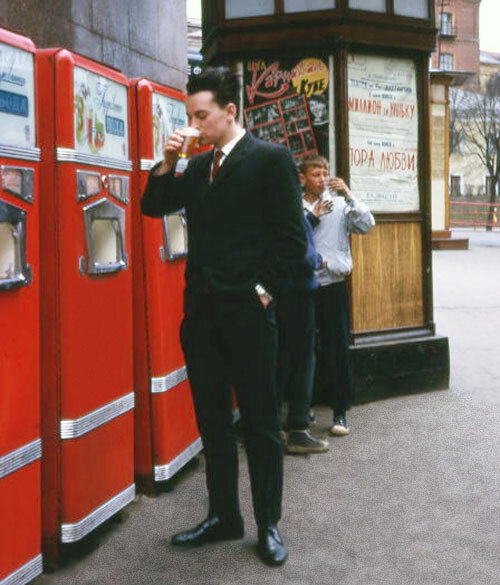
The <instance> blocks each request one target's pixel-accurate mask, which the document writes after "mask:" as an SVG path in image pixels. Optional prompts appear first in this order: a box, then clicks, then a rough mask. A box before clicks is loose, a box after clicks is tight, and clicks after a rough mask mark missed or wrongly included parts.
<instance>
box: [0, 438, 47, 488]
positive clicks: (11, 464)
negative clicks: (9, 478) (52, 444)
mask: <svg viewBox="0 0 500 585" xmlns="http://www.w3.org/2000/svg"><path fill="white" fill-rule="evenodd" d="M41 456H42V441H41V439H36V440H35V441H32V442H31V443H28V444H27V445H23V446H22V447H19V449H15V450H14V451H11V452H10V453H7V455H4V456H3V457H0V479H1V478H2V477H5V476H6V475H10V474H11V473H14V471H17V470H18V469H21V468H22V467H25V466H26V465H29V464H30V463H33V461H36V460H37V459H40V457H41Z"/></svg>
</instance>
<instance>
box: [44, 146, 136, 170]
mask: <svg viewBox="0 0 500 585" xmlns="http://www.w3.org/2000/svg"><path fill="white" fill-rule="evenodd" d="M56 160H57V162H76V163H79V164H84V165H93V166H96V167H106V168H108V169H118V170H120V171H131V170H132V161H130V160H120V159H118V158H108V157H103V156H99V155H97V154H84V153H82V152H76V150H74V149H73V148H62V147H57V148H56Z"/></svg>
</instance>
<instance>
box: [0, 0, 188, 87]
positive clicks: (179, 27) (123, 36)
mask: <svg viewBox="0 0 500 585" xmlns="http://www.w3.org/2000/svg"><path fill="white" fill-rule="evenodd" d="M0 26H1V27H5V28H9V29H12V30H15V31H17V32H20V33H21V34H24V35H26V36H28V37H30V38H31V39H32V40H33V42H34V43H35V44H36V45H37V46H38V47H65V48H67V49H70V50H72V51H75V52H77V53H80V54H82V55H84V56H85V57H90V58H91V59H94V60H96V61H100V62H102V63H104V64H106V65H111V66H112V67H115V68H116V69H119V70H120V71H122V72H123V73H124V74H125V75H126V76H127V77H147V78H149V79H151V80H153V81H157V82H159V83H163V84H165V85H170V86H172V87H175V88H178V89H184V86H185V83H186V80H187V58H186V54H187V25H186V6H185V2H179V1H178V0H143V1H141V2H135V1H134V0H120V2H116V0H66V1H64V2H61V1H60V0H47V1H44V2H39V1H38V0H21V1H19V2H11V1H10V0H0Z"/></svg>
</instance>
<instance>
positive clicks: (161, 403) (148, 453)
mask: <svg viewBox="0 0 500 585" xmlns="http://www.w3.org/2000/svg"><path fill="white" fill-rule="evenodd" d="M133 89H134V92H133V96H134V97H133V100H134V106H135V107H134V113H135V114H136V124H137V129H138V131H137V133H136V137H137V143H136V148H135V155H136V157H135V168H136V175H135V176H134V198H133V216H134V222H133V223H134V243H135V248H134V254H135V256H134V319H135V324H134V329H135V348H136V355H135V358H136V359H135V388H136V392H137V407H136V435H135V437H136V474H137V479H138V481H140V484H141V487H142V489H143V490H145V491H148V490H151V489H152V488H153V485H154V483H155V482H161V481H165V480H168V479H170V478H171V477H172V476H173V475H174V474H175V473H176V472H177V471H178V470H179V469H180V468H181V467H183V466H184V465H185V464H186V463H187V462H188V461H189V460H190V459H191V458H192V457H194V455H196V454H197V453H198V452H199V451H200V450H201V440H200V438H199V434H198V428H197V426H196V421H195V416H194V409H193V403H192V399H191V390H190V387H189V382H188V381H187V376H186V368H185V366H184V357H183V354H182V349H181V345H180V340H179V328H180V323H181V320H182V311H183V308H182V302H183V301H182V298H183V290H184V271H185V256H186V254H187V231H186V229H187V228H186V219H185V215H184V212H183V211H180V212H178V213H174V214H171V215H166V216H164V217H163V218H162V219H161V220H159V219H153V218H150V217H146V216H142V215H141V211H140V198H141V195H142V193H143V191H144V188H145V186H146V183H147V180H148V175H149V170H150V169H151V168H152V166H153V165H154V164H155V161H159V160H161V159H162V158H163V145H164V144H165V142H166V140H167V139H168V136H169V135H170V134H171V133H172V132H173V130H174V129H176V128H180V127H182V126H186V124H187V118H186V110H185V105H184V101H185V96H184V95H183V94H182V93H181V92H179V91H176V90H173V89H170V88H167V87H165V86H162V85H158V84H156V83H153V82H151V81H148V80H146V79H141V80H136V81H134V82H133Z"/></svg>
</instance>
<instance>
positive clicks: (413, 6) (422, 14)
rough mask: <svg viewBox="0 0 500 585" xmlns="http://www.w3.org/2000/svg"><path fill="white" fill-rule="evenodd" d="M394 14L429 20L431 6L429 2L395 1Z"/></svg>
mask: <svg viewBox="0 0 500 585" xmlns="http://www.w3.org/2000/svg"><path fill="white" fill-rule="evenodd" d="M394 14H397V15H399V16H412V17H413V18H429V5H428V2H427V0H394Z"/></svg>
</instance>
